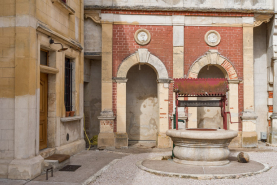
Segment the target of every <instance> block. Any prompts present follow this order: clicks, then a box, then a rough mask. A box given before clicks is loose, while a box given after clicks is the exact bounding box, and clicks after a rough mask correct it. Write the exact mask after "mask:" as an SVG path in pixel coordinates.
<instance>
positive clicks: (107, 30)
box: [101, 23, 113, 111]
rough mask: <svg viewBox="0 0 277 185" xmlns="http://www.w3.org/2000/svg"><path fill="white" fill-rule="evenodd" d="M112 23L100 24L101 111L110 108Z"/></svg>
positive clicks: (111, 90) (111, 89) (111, 88)
mask: <svg viewBox="0 0 277 185" xmlns="http://www.w3.org/2000/svg"><path fill="white" fill-rule="evenodd" d="M112 43H113V24H111V23H105V24H102V66H101V69H102V70H101V76H102V77H101V78H102V86H101V100H102V106H101V107H102V108H101V109H102V111H104V110H112V93H113V83H112V62H113V53H112V49H113V46H112Z"/></svg>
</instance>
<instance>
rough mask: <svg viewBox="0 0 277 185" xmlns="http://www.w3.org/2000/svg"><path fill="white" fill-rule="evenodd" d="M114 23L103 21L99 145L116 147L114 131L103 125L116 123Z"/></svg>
mask: <svg viewBox="0 0 277 185" xmlns="http://www.w3.org/2000/svg"><path fill="white" fill-rule="evenodd" d="M112 44H113V23H112V22H110V21H103V22H102V64H101V80H102V81H101V101H102V102H101V110H102V112H101V115H100V116H99V117H98V118H99V120H100V134H99V135H98V146H100V147H101V146H106V147H114V133H113V132H111V130H110V131H109V132H108V133H107V132H106V130H105V129H104V130H105V131H104V132H102V131H103V129H102V130H101V127H103V124H104V125H105V124H112V125H113V124H114V119H115V118H114V113H113V111H112V95H113V82H112V62H113V61H112V60H113V55H112V54H113V53H112V49H113V45H112Z"/></svg>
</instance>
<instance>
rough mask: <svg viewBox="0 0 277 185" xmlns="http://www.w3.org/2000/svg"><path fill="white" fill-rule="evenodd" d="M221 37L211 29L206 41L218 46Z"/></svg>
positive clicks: (210, 44)
mask: <svg viewBox="0 0 277 185" xmlns="http://www.w3.org/2000/svg"><path fill="white" fill-rule="evenodd" d="M220 40H221V37H220V35H219V33H218V32H217V31H215V30H210V31H208V32H207V33H206V35H205V41H206V43H207V44H208V45H209V46H212V47H214V46H217V45H218V44H219V43H220Z"/></svg>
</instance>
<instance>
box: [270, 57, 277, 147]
mask: <svg viewBox="0 0 277 185" xmlns="http://www.w3.org/2000/svg"><path fill="white" fill-rule="evenodd" d="M273 75H274V76H273V113H272V115H271V117H270V118H271V136H270V137H271V139H270V141H271V143H272V144H277V59H275V60H273Z"/></svg>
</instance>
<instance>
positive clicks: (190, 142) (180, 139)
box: [166, 128, 238, 166]
mask: <svg viewBox="0 0 277 185" xmlns="http://www.w3.org/2000/svg"><path fill="white" fill-rule="evenodd" d="M166 135H167V136H169V137H171V139H172V140H173V143H174V145H175V147H174V149H173V153H174V159H173V160H174V161H175V162H177V163H182V164H188V165H199V166H209V165H210V166H220V165H226V164H228V163H229V162H230V161H229V160H228V157H229V154H230V151H229V149H228V146H229V144H230V142H231V141H232V139H233V138H235V137H237V135H238V132H237V131H233V130H224V129H197V128H195V129H183V130H173V129H172V130H168V131H167V132H166Z"/></svg>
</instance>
